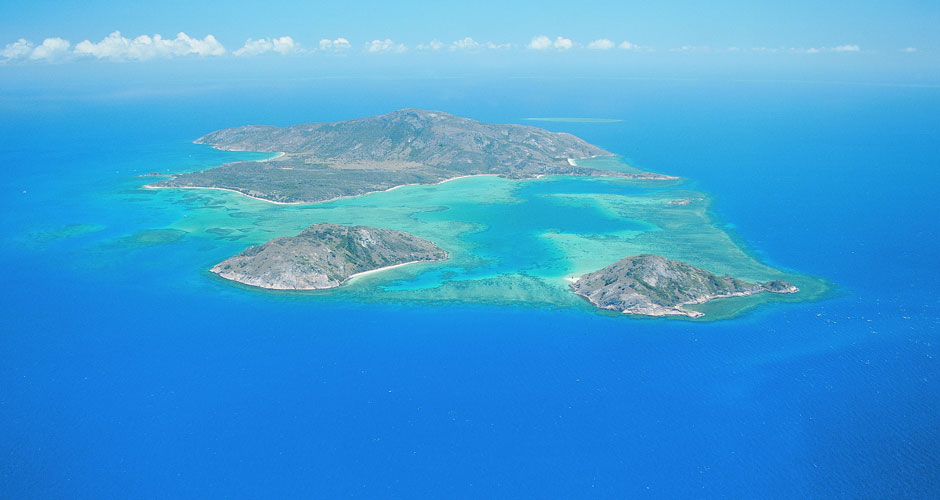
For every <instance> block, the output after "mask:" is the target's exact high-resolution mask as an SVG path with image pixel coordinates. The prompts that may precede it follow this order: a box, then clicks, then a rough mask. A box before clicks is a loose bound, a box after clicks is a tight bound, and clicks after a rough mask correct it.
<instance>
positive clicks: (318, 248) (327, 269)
mask: <svg viewBox="0 0 940 500" xmlns="http://www.w3.org/2000/svg"><path fill="white" fill-rule="evenodd" d="M447 257H448V255H447V252H445V251H444V250H442V249H440V248H438V247H437V246H436V245H435V244H434V243H431V242H430V241H427V240H424V239H421V238H418V237H416V236H413V235H411V234H408V233H405V232H402V231H395V230H392V229H376V228H372V227H366V226H352V227H350V226H341V225H338V224H329V223H323V224H314V225H312V226H310V227H308V228H307V229H305V230H304V231H303V232H302V233H300V234H298V235H297V236H288V237H283V238H275V239H273V240H271V241H269V242H267V243H264V244H263V245H258V246H253V247H250V248H248V249H246V250H245V251H243V252H241V253H239V254H238V255H235V256H234V257H231V258H229V259H226V260H224V261H222V262H220V263H219V264H216V265H215V266H214V267H213V268H212V269H211V272H213V273H215V274H218V275H219V276H221V277H223V278H226V279H229V280H233V281H237V282H239V283H244V284H246V285H251V286H257V287H261V288H268V289H273V290H316V289H323V288H334V287H337V286H340V285H342V284H343V283H345V282H347V281H348V280H349V279H350V278H351V277H353V276H355V275H358V274H363V273H366V272H369V271H375V270H379V269H384V268H389V267H393V266H399V265H404V264H410V263H416V262H430V261H440V260H445V259H447Z"/></svg>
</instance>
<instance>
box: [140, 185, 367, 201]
mask: <svg viewBox="0 0 940 500" xmlns="http://www.w3.org/2000/svg"><path fill="white" fill-rule="evenodd" d="M141 187H142V188H144V189H213V190H215V191H228V192H230V193H237V194H240V195H242V196H245V197H248V198H251V199H253V200H258V201H266V202H268V203H273V204H275V205H309V204H310V203H311V202H309V201H274V200H267V199H264V198H258V197H257V196H252V195H250V194H247V193H243V192H241V191H236V190H234V189H230V188H221V187H208V186H154V185H153V184H144V185H143V186H141ZM357 196H362V195H357ZM329 201H332V200H329ZM312 203H323V202H320V201H315V202H312Z"/></svg>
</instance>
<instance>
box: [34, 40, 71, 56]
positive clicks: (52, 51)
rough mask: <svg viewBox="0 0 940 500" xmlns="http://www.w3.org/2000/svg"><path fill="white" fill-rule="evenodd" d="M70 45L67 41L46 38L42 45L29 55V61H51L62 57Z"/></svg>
mask: <svg viewBox="0 0 940 500" xmlns="http://www.w3.org/2000/svg"><path fill="white" fill-rule="evenodd" d="M71 46H72V44H71V43H69V41H68V40H63V39H61V38H58V37H56V38H46V39H45V40H43V41H42V44H41V45H39V46H37V47H36V48H34V49H33V51H32V53H30V54H29V58H30V59H46V60H52V59H57V58H59V57H62V56H64V55H66V54H68V52H69V47H71Z"/></svg>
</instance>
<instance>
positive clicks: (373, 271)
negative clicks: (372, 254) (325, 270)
mask: <svg viewBox="0 0 940 500" xmlns="http://www.w3.org/2000/svg"><path fill="white" fill-rule="evenodd" d="M448 258H449V256H448ZM444 260H446V259H444ZM419 262H443V260H412V261H408V262H402V263H401V264H392V265H391V266H385V267H378V268H375V269H370V270H368V271H362V272H359V273H356V274H350V275H349V277H347V278H346V279H344V280H343V281H342V282H341V283H340V284H339V285H336V286H335V287H332V288H338V287H340V286H343V285H345V284H346V283H349V282H350V281H352V280H353V279H355V278H361V277H362V276H367V275H369V274H375V273H380V272H382V271H388V270H389V269H395V268H396V267H403V266H408V265H411V264H417V263H419Z"/></svg>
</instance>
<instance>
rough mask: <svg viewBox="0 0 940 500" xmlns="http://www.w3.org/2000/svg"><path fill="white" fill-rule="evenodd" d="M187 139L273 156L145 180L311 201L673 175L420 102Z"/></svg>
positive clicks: (569, 139)
mask: <svg viewBox="0 0 940 500" xmlns="http://www.w3.org/2000/svg"><path fill="white" fill-rule="evenodd" d="M195 142H196V143H197V144H207V145H211V146H213V147H215V148H217V149H220V150H226V151H256V152H269V153H279V156H277V157H274V158H270V159H268V160H264V161H239V162H234V163H227V164H224V165H221V166H219V167H216V168H211V169H209V170H204V171H201V172H189V173H181V174H177V175H175V176H174V177H173V178H171V179H167V180H165V181H162V182H157V183H154V184H150V185H148V186H147V187H150V188H209V189H224V190H230V191H235V192H238V193H241V194H243V195H246V196H251V197H254V198H258V199H261V200H266V201H271V202H276V203H315V202H323V201H329V200H334V199H338V198H343V197H349V196H358V195H362V194H366V193H371V192H376V191H387V190H390V189H393V188H396V187H400V186H404V185H410V184H437V183H441V182H445V181H448V180H452V179H455V178H461V177H467V176H474V175H499V176H503V177H506V178H509V179H531V178H537V177H541V176H545V175H573V176H607V177H627V178H633V179H642V180H670V179H676V177H673V176H669V175H662V174H656V173H652V172H643V171H636V172H624V171H614V170H602V169H595V168H588V167H581V166H578V165H577V164H576V163H575V162H573V161H570V160H575V159H584V158H593V157H598V156H611V155H612V153H610V152H608V151H606V150H604V149H602V148H599V147H597V146H594V145H592V144H589V143H587V142H585V141H584V140H582V139H580V138H578V137H575V136H574V135H571V134H568V133H562V132H550V131H547V130H543V129H540V128H536V127H531V126H525V125H496V124H487V123H481V122H478V121H476V120H472V119H469V118H462V117H459V116H455V115H452V114H449V113H444V112H441V111H425V110H420V109H404V110H400V111H395V112H392V113H387V114H384V115H379V116H371V117H366V118H359V119H354V120H347V121H339V122H328V123H306V124H301V125H293V126H289V127H275V126H267V125H249V126H243V127H235V128H229V129H224V130H218V131H216V132H212V133H210V134H207V135H205V136H203V137H200V138H199V139H197V140H196V141H195Z"/></svg>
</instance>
